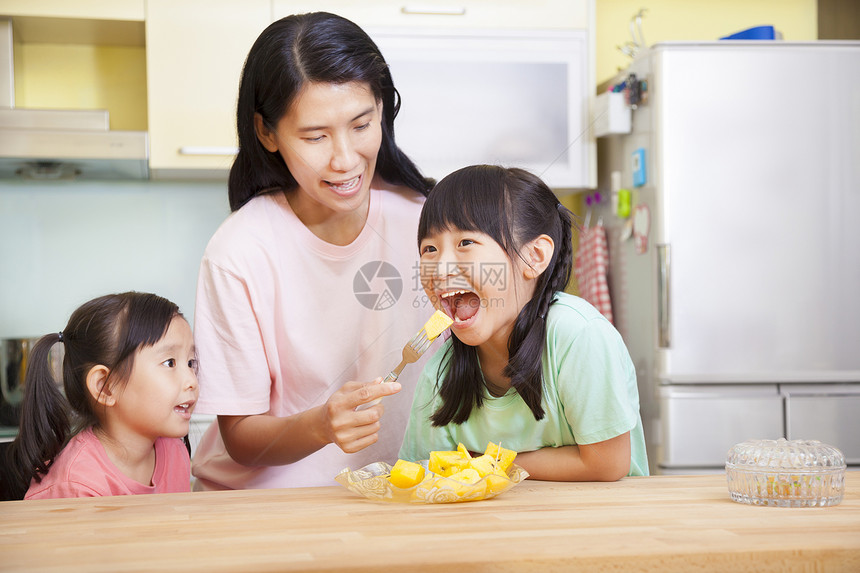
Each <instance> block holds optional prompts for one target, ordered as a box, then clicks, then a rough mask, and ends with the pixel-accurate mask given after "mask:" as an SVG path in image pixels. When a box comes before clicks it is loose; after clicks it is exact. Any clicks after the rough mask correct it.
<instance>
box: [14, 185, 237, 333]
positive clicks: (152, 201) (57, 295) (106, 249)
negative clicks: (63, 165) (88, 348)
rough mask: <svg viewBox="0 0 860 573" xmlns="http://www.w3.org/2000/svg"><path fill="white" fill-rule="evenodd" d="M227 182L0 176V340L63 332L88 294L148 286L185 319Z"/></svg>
mask: <svg viewBox="0 0 860 573" xmlns="http://www.w3.org/2000/svg"><path fill="white" fill-rule="evenodd" d="M229 211H230V209H229V206H228V203H227V189H226V183H172V182H151V181H147V182H140V181H137V182H132V181H124V182H80V181H69V182H54V183H42V182H33V181H0V267H2V268H0V338H22V337H36V336H41V335H43V334H45V333H47V332H53V331H57V330H60V329H62V327H63V326H64V325H65V324H66V321H67V320H68V317H69V315H70V314H71V312H72V311H73V310H74V309H75V308H77V306H78V305H80V304H81V303H83V302H85V301H86V300H89V299H91V298H93V297H96V296H99V295H102V294H106V293H109V292H120V291H126V290H138V291H150V292H155V293H157V294H160V295H162V296H165V297H167V298H169V299H170V300H172V301H174V302H175V303H177V304H178V305H179V307H180V309H181V310H182V311H183V313H184V314H185V316H186V317H187V318H188V319H189V320H193V317H194V295H195V288H196V282H197V269H198V267H199V265H200V258H201V256H202V254H203V250H204V248H205V247H206V243H207V241H208V240H209V237H210V236H211V235H212V233H213V232H214V231H215V229H217V227H218V225H219V224H220V223H221V222H222V221H223V220H224V218H225V217H226V216H227V215H228V213H229Z"/></svg>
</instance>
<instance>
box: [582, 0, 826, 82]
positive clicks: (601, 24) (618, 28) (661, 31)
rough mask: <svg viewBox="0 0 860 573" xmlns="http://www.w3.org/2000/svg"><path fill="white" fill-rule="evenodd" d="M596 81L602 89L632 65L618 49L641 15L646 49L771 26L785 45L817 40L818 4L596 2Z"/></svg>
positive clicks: (785, 0)
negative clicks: (616, 74) (652, 46)
mask: <svg viewBox="0 0 860 573" xmlns="http://www.w3.org/2000/svg"><path fill="white" fill-rule="evenodd" d="M595 4H596V10H595V12H596V14H595V19H596V21H597V22H596V26H597V30H596V35H595V38H596V41H595V42H596V51H597V54H596V64H595V65H596V68H595V70H596V74H595V76H596V79H597V83H598V84H601V83H603V82H605V81H607V80H608V79H610V78H611V77H612V76H614V75H615V73H616V72H617V71H618V70H619V69H624V68H626V67H627V64H628V63H629V61H630V58H628V57H627V56H626V55H624V54H623V53H621V51H619V50H618V49H617V48H616V46H621V45H623V44H624V43H625V42H627V41H628V40H630V30H629V23H630V19H631V18H632V17H633V16H634V15H635V14H636V13H637V12H638V11H639V10H640V9H641V8H645V9H646V10H647V12H646V14H645V17H644V19H643V25H642V27H643V35H644V36H645V43H646V44H647V45H649V46H650V45H652V44H655V43H657V42H663V41H672V40H717V39H719V38H720V37H721V36H727V35H729V34H733V33H735V32H738V31H740V30H744V29H746V28H751V27H753V26H765V25H772V26H774V27H775V28H776V29H777V30H779V31H780V32H782V36H783V39H784V40H788V41H809V40H816V39H817V38H818V16H817V12H818V5H817V1H816V0H717V1H714V0H595Z"/></svg>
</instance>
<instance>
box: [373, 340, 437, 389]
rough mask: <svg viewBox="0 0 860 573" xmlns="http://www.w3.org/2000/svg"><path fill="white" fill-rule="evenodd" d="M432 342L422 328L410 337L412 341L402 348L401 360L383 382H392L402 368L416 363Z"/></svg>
mask: <svg viewBox="0 0 860 573" xmlns="http://www.w3.org/2000/svg"><path fill="white" fill-rule="evenodd" d="M431 344H433V340H431V339H429V338H427V330H426V329H424V328H422V329H421V330H420V331H419V332H418V334H416V335H415V336H413V337H412V340H410V341H409V342H407V343H406V346H404V347H403V360H401V361H400V364H398V365H397V366H396V367H395V368H394V370H392V371H391V372H389V373H388V376H386V377H385V378H383V380H382V381H383V382H394V381H395V380H397V377H398V376H400V373H401V372H403V367H404V366H406V365H407V364H412V363H413V362H418V359H419V358H421V356H422V355H423V354H424V353H425V352H427V349H428V348H430V345H431Z"/></svg>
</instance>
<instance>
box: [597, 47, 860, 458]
mask: <svg viewBox="0 0 860 573" xmlns="http://www.w3.org/2000/svg"><path fill="white" fill-rule="evenodd" d="M858 70H860V42H823V41H822V42H810V43H790V42H783V41H755V42H742V41H720V42H705V43H686V42H685V43H663V44H656V45H654V46H652V47H651V48H650V49H648V50H647V51H645V52H644V53H641V54H640V55H639V56H638V57H637V58H636V59H634V60H633V61H632V62H631V64H630V67H629V69H627V70H624V71H623V72H620V73H619V74H618V75H617V76H616V77H615V78H614V79H613V80H612V82H611V83H610V85H609V86H607V87H609V88H612V87H613V86H618V87H616V88H615V89H617V90H618V91H617V92H616V94H612V97H613V99H614V100H616V101H615V103H618V101H617V99H618V97H623V98H624V101H623V103H622V104H621V105H620V106H618V107H616V108H614V109H613V108H612V107H611V106H610V107H604V106H601V107H600V108H598V106H595V109H599V110H600V111H599V113H600V114H604V113H606V114H612V118H611V121H609V119H610V118H609V117H595V118H593V119H594V125H601V126H602V131H603V133H597V134H596V135H598V193H597V194H595V195H594V196H589V201H588V203H590V204H592V206H591V207H589V208H588V209H589V214H588V215H587V216H586V220H588V221H589V222H590V224H591V225H597V224H600V225H602V226H603V227H604V228H605V232H606V237H607V242H608V253H609V261H608V270H607V282H608V286H609V293H610V299H611V304H612V312H613V316H614V321H615V326H616V327H617V328H618V330H619V331H620V332H621V334H622V336H623V338H624V341H625V343H626V345H627V347H628V349H629V351H630V354H631V356H632V358H633V361H634V364H635V366H636V372H637V377H638V383H639V393H640V402H641V414H642V419H643V425H644V428H645V435H646V444H647V448H648V456H649V462H650V464H651V471H652V472H653V473H656V474H660V473H664V474H665V473H711V472H720V471H723V470H724V467H725V457H726V453H727V451H728V450H729V449H730V448H731V446H732V445H734V444H736V443H738V442H741V441H744V440H747V439H759V438H762V439H764V438H768V439H776V438H779V437H784V438H787V439H816V440H820V441H822V442H825V443H829V444H830V445H833V446H836V447H838V448H839V449H840V450H842V452H843V453H844V454H845V456H846V460H847V462H848V464H849V465H851V466H857V464H860V74H858V73H857V71H858ZM598 97H599V99H603V98H604V97H609V96H608V95H606V94H603V95H601V96H598ZM628 122H629V123H628ZM592 199H593V201H592ZM858 469H860V468H858Z"/></svg>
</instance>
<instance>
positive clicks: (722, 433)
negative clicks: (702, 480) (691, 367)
mask: <svg viewBox="0 0 860 573" xmlns="http://www.w3.org/2000/svg"><path fill="white" fill-rule="evenodd" d="M659 395H660V420H661V434H662V435H661V436H660V437H661V443H660V445H659V446H658V452H657V464H658V466H659V468H661V470H662V468H665V469H671V468H688V467H689V468H695V467H711V468H720V467H724V466H725V463H726V454H727V453H728V451H729V450H730V449H731V447H732V446H734V445H735V444H737V443H739V442H743V441H744V440H749V439H770V440H775V439H777V438H781V437H782V436H783V412H782V409H783V404H782V396H780V395H779V392H778V389H777V386H776V385H775V384H773V385H757V384H756V385H753V384H751V385H748V386H710V385H707V386H706V385H702V386H661V387H660V388H659ZM652 455H653V454H652Z"/></svg>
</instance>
